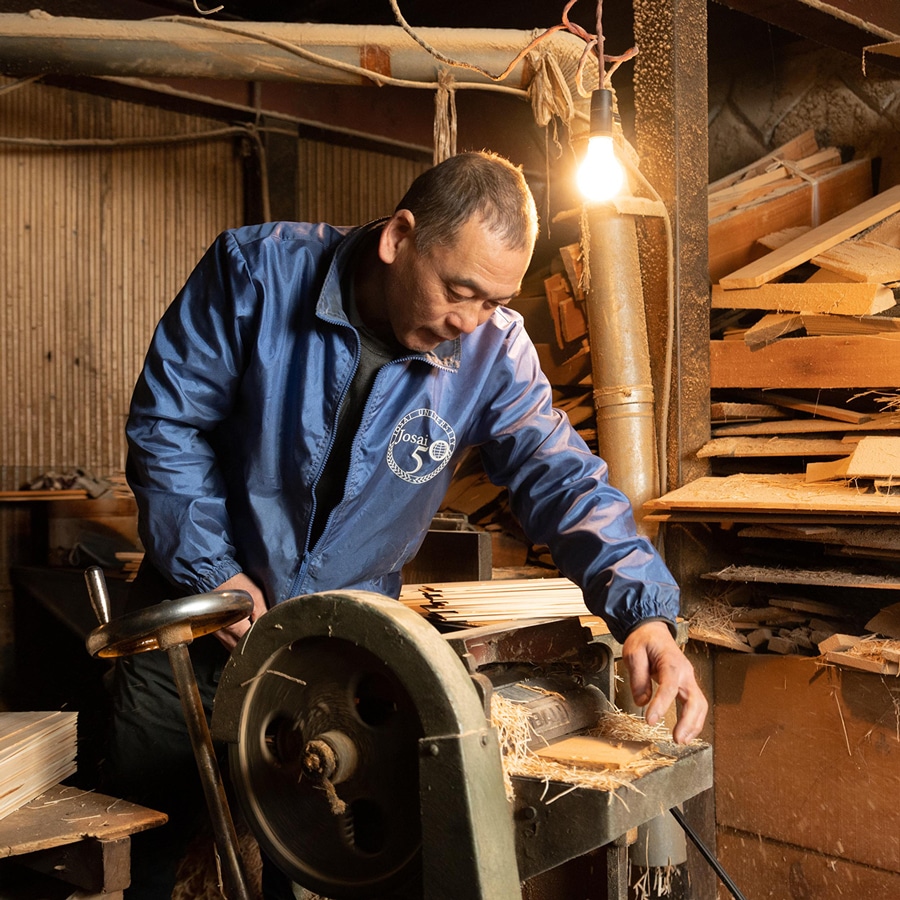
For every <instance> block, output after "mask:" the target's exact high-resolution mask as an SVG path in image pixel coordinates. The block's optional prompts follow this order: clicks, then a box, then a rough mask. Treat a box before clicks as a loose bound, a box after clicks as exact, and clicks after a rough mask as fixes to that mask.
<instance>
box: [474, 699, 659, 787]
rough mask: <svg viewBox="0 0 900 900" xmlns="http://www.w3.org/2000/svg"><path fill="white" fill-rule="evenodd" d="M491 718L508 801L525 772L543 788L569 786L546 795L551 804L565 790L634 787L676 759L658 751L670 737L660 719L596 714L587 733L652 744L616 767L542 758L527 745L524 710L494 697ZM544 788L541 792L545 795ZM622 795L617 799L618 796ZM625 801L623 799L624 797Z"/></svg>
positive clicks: (529, 733) (528, 732) (530, 735)
mask: <svg viewBox="0 0 900 900" xmlns="http://www.w3.org/2000/svg"><path fill="white" fill-rule="evenodd" d="M491 721H492V723H493V725H494V727H495V728H496V729H497V731H498V735H499V739H500V748H501V752H502V754H503V779H504V786H505V788H506V795H507V797H508V798H509V799H510V800H512V799H513V797H514V791H513V787H512V776H513V775H519V776H526V777H530V778H537V779H539V780H541V781H544V782H545V783H546V784H547V785H548V787H549V783H550V782H556V783H561V784H565V785H571V788H570V789H569V790H565V791H564V793H562V794H560V793H558V792H557V793H555V794H552V795H550V799H549V800H546V801H545V802H547V803H551V802H554V801H555V800H558V799H560V797H562V796H564V795H565V794H566V793H569V792H570V790H575V789H577V788H588V789H591V790H600V791H608V792H611V793H612V792H615V791H617V790H618V789H619V788H620V787H628V788H630V789H632V790H637V788H635V787H634V785H633V784H632V782H633V781H634V780H635V779H636V778H640V777H641V776H643V775H646V774H647V773H649V772H652V771H654V770H655V769H658V768H662V767H665V766H671V765H673V764H674V762H675V758H674V757H672V756H669V755H667V754H666V753H664V752H663V751H661V750H660V749H659V747H658V746H657V744H658V743H665V742H670V741H671V740H672V735H671V732H670V731H669V729H668V728H667V727H666V726H665V724H664V723H658V724H657V725H654V726H650V725H648V724H647V723H646V722H645V721H644V720H643V719H640V718H639V717H637V716H631V715H629V714H627V713H624V712H621V711H619V710H613V711H610V712H605V713H603V714H602V715H601V716H600V719H599V720H598V723H597V726H596V727H595V728H593V729H591V730H590V731H589V732H588V734H589V735H591V736H596V737H605V738H608V739H613V740H621V741H648V742H653V744H654V746H653V747H652V748H651V752H650V753H648V754H647V755H646V756H644V757H642V758H640V759H638V760H635V761H634V762H632V763H629V764H628V765H626V766H622V767H621V768H618V769H615V770H609V769H599V768H590V769H589V768H584V767H580V766H575V765H570V764H566V763H561V762H558V761H556V760H551V759H542V758H540V757H539V756H538V755H537V754H536V753H535V752H534V751H533V750H530V749H529V743H530V742H531V741H532V740H533V738H534V734H533V732H532V729H531V726H530V725H529V720H528V710H527V709H526V708H524V707H523V706H522V705H521V704H516V703H514V702H512V701H510V700H507V699H505V698H503V697H500V696H498V695H496V694H495V695H494V696H493V697H492V698H491ZM548 793H549V791H547V792H545V796H546V795H547V794H548ZM619 799H621V798H619ZM623 802H624V801H623Z"/></svg>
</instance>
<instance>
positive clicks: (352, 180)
mask: <svg viewBox="0 0 900 900" xmlns="http://www.w3.org/2000/svg"><path fill="white" fill-rule="evenodd" d="M297 163H298V175H299V177H298V209H299V211H300V213H299V218H300V219H302V220H303V221H306V222H330V223H331V224H332V225H358V224H360V223H363V222H370V221H372V219H377V218H379V217H380V216H386V215H390V214H391V213H392V212H393V211H394V207H395V206H396V205H397V203H398V202H399V201H400V199H401V197H403V195H404V194H405V193H406V189H407V188H408V187H409V185H410V182H412V180H413V179H414V178H415V177H416V175H418V174H419V173H420V172H422V171H424V170H425V169H427V168H428V165H429V164H428V163H423V162H415V161H413V160H409V159H404V158H401V157H398V156H392V155H389V154H386V153H377V152H374V151H362V150H357V149H353V148H349V147H340V146H335V145H332V144H323V143H320V142H317V141H307V140H301V141H299V142H298V147H297Z"/></svg>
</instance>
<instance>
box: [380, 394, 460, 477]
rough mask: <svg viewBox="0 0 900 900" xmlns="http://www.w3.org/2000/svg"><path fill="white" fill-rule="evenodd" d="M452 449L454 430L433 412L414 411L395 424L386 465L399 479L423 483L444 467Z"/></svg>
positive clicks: (453, 446) (429, 410)
mask: <svg viewBox="0 0 900 900" xmlns="http://www.w3.org/2000/svg"><path fill="white" fill-rule="evenodd" d="M455 448H456V435H455V434H454V433H453V429H452V428H451V427H450V426H449V425H448V424H447V423H446V422H445V421H444V420H443V419H442V418H441V417H440V416H439V415H438V414H437V413H436V412H434V410H431V409H417V410H415V412H411V413H407V414H406V415H405V416H404V417H403V418H402V419H401V420H400V421H399V422H398V423H397V427H396V428H395V429H394V433H393V434H392V435H391V442H390V444H389V445H388V450H387V464H388V465H389V466H390V467H391V471H392V472H393V473H394V474H395V475H396V476H397V477H398V478H402V479H403V480H404V481H408V482H409V483H410V484H424V483H425V482H426V481H431V479H432V478H434V476H435V475H437V474H438V472H440V471H441V469H443V468H444V466H446V465H447V463H448V462H449V461H450V457H451V456H453V451H454V449H455Z"/></svg>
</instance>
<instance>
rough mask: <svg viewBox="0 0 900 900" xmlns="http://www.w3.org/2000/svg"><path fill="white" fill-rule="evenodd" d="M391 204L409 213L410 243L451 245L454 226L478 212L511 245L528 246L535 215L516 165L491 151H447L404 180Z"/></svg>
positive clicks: (534, 234)
mask: <svg viewBox="0 0 900 900" xmlns="http://www.w3.org/2000/svg"><path fill="white" fill-rule="evenodd" d="M397 209H408V210H409V211H410V212H411V213H412V214H413V215H414V216H415V220H416V223H415V232H414V235H415V241H416V248H417V249H418V250H419V252H421V253H425V252H427V251H428V250H429V248H431V247H432V246H434V245H436V244H452V243H453V242H454V241H455V240H456V234H457V232H458V231H459V229H460V227H461V226H463V225H464V224H465V223H466V222H468V221H469V220H470V219H471V218H472V217H473V216H479V217H481V219H482V220H483V221H484V222H485V223H486V224H487V226H488V228H489V229H490V230H491V231H492V232H493V233H495V234H497V235H499V237H500V238H501V239H502V240H503V242H504V244H505V245H506V246H507V247H509V248H510V249H511V250H519V249H522V248H526V247H527V248H531V247H533V245H534V241H535V238H536V237H537V229H538V216H537V209H536V207H535V203H534V197H533V196H532V193H531V189H530V188H529V187H528V183H527V182H526V181H525V176H524V175H523V174H522V170H521V169H519V168H518V167H517V166H514V165H513V164H512V163H511V162H510V161H509V160H508V159H506V158H504V157H502V156H500V155H499V154H496V153H489V152H486V151H472V152H466V153H460V154H457V155H456V156H451V157H450V158H449V159H446V160H444V161H443V162H442V163H438V165H436V166H433V167H432V168H430V169H428V170H426V171H425V172H423V173H422V174H421V175H419V177H418V178H416V180H415V181H413V183H412V184H411V185H410V187H409V190H408V191H407V192H406V194H405V195H404V197H403V199H402V200H401V201H400V202H399V203H398V204H397Z"/></svg>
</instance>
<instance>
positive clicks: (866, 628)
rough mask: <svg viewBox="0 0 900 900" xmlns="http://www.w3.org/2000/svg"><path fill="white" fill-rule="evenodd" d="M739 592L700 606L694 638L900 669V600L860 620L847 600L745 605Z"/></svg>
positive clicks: (693, 620)
mask: <svg viewBox="0 0 900 900" xmlns="http://www.w3.org/2000/svg"><path fill="white" fill-rule="evenodd" d="M710 577H715V574H713V575H711V576H710ZM740 596H741V595H740V594H737V595H735V596H734V597H732V602H725V601H723V600H718V601H715V602H711V603H707V604H704V605H703V606H701V607H699V608H698V609H697V611H696V613H695V614H694V615H693V616H691V617H690V618H689V619H688V628H689V632H688V633H689V635H690V638H691V640H695V641H701V642H703V643H706V644H714V645H716V646H718V647H724V648H727V649H729V650H735V651H738V652H740V653H774V654H780V655H788V654H790V655H799V656H813V657H821V658H822V659H823V662H825V663H829V664H832V665H839V666H844V667H846V668H851V669H859V670H862V671H864V672H874V673H877V674H880V675H894V676H896V675H900V604H893V605H892V606H889V607H886V608H885V609H883V610H881V611H880V612H879V613H878V614H877V615H875V616H874V617H873V618H872V619H870V620H869V621H868V622H866V623H865V624H864V625H859V626H856V625H855V624H854V618H855V617H854V615H853V612H852V610H849V609H848V608H846V607H844V606H839V605H835V604H832V603H823V602H817V601H812V600H808V599H803V598H796V597H781V596H777V595H770V596H769V598H768V602H767V603H765V604H764V605H758V606H746V605H743V604H742V603H741V602H740V601H739V599H737V598H739V597H740Z"/></svg>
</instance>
